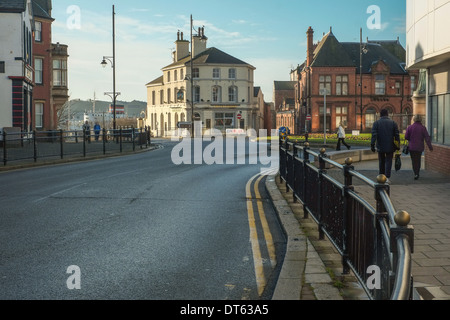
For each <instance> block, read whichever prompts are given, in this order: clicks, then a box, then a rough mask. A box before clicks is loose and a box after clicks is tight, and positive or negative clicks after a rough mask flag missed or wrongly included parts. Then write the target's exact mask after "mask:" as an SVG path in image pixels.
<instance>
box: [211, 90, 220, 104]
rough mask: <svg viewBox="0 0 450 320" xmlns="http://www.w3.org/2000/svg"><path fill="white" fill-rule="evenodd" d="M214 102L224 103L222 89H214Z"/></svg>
mask: <svg viewBox="0 0 450 320" xmlns="http://www.w3.org/2000/svg"><path fill="white" fill-rule="evenodd" d="M212 102H222V88H221V87H219V86H214V87H213V89H212Z"/></svg>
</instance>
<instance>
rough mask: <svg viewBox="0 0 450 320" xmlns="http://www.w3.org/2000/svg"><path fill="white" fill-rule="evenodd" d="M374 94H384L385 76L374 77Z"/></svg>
mask: <svg viewBox="0 0 450 320" xmlns="http://www.w3.org/2000/svg"><path fill="white" fill-rule="evenodd" d="M375 94H376V95H384V94H386V76H385V75H383V74H377V75H376V76H375Z"/></svg>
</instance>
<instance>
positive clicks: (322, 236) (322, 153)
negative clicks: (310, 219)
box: [317, 148, 326, 240]
mask: <svg viewBox="0 0 450 320" xmlns="http://www.w3.org/2000/svg"><path fill="white" fill-rule="evenodd" d="M325 152H326V150H325V148H322V149H320V155H319V177H318V178H319V181H318V183H319V194H318V197H317V198H318V199H317V201H318V204H317V212H318V214H319V219H318V220H319V240H324V239H325V233H324V232H323V216H324V212H323V207H324V206H323V201H324V194H323V193H324V192H323V190H322V189H323V175H324V174H325V173H326V169H325V161H324V160H323V159H324V158H325V157H326V154H325Z"/></svg>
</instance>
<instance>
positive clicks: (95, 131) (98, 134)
mask: <svg viewBox="0 0 450 320" xmlns="http://www.w3.org/2000/svg"><path fill="white" fill-rule="evenodd" d="M100 131H102V128H101V127H100V124H99V123H98V122H96V123H95V126H94V134H95V141H98V139H99V137H100Z"/></svg>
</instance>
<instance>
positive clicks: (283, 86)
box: [273, 81, 297, 90]
mask: <svg viewBox="0 0 450 320" xmlns="http://www.w3.org/2000/svg"><path fill="white" fill-rule="evenodd" d="M296 84H297V82H295V81H274V82H273V88H274V90H295V85H296Z"/></svg>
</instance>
